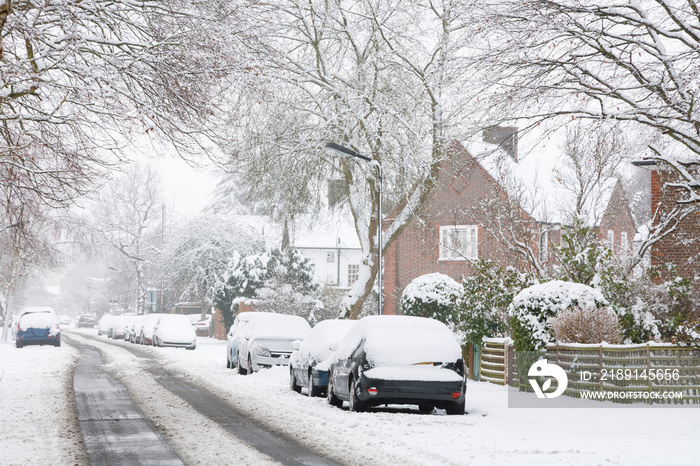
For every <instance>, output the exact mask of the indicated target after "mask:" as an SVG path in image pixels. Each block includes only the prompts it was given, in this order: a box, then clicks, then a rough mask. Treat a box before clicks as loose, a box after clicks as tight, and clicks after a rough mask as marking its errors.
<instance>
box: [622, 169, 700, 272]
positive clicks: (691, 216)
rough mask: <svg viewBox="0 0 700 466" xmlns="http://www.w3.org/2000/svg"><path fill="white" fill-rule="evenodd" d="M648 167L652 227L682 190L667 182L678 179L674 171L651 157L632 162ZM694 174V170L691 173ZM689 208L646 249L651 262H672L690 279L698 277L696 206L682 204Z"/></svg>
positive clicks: (698, 219) (699, 210) (671, 207)
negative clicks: (683, 215) (665, 233)
mask: <svg viewBox="0 0 700 466" xmlns="http://www.w3.org/2000/svg"><path fill="white" fill-rule="evenodd" d="M633 163H634V165H637V166H641V167H644V168H647V169H649V170H650V171H651V215H652V228H653V227H655V226H657V225H659V223H660V222H662V221H665V220H666V219H667V217H668V215H669V214H670V213H671V212H672V211H673V210H674V209H676V208H678V207H681V206H679V204H678V201H679V200H682V199H683V197H684V196H685V194H686V192H685V190H684V189H682V188H677V187H672V186H669V185H668V184H669V183H677V182H679V181H680V178H679V177H678V175H676V174H675V173H674V172H673V171H671V170H670V169H668V168H665V167H663V166H659V165H658V164H657V163H656V162H654V161H640V162H633ZM693 174H694V175H696V176H697V174H698V173H697V171H696V172H695V173H693ZM685 208H686V209H688V210H689V211H690V212H689V213H688V214H687V215H686V216H685V217H684V218H682V219H681V220H680V221H679V222H678V224H677V225H676V227H675V230H674V231H673V232H671V233H670V234H669V235H667V236H664V237H663V238H661V239H660V240H659V241H657V242H656V243H654V244H653V245H652V246H651V249H650V258H651V265H652V266H661V265H666V264H669V263H671V264H674V265H675V266H676V269H677V271H678V273H679V274H680V275H681V276H683V277H685V278H688V279H690V280H694V279H695V280H700V208H698V206H697V205H692V204H691V205H686V206H685Z"/></svg>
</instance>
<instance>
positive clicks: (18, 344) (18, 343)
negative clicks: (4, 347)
mask: <svg viewBox="0 0 700 466" xmlns="http://www.w3.org/2000/svg"><path fill="white" fill-rule="evenodd" d="M15 346H16V347H17V348H21V347H22V346H23V345H22V342H20V341H17V342H15Z"/></svg>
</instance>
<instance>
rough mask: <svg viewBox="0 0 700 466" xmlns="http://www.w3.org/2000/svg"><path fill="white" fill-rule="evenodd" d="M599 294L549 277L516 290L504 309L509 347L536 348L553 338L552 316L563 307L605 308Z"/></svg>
mask: <svg viewBox="0 0 700 466" xmlns="http://www.w3.org/2000/svg"><path fill="white" fill-rule="evenodd" d="M607 306H608V302H607V300H606V299H605V297H604V296H603V294H602V293H601V292H600V291H598V290H595V289H593V288H591V287H590V286H587V285H582V284H581V283H572V282H564V281H561V280H552V281H550V282H546V283H541V284H539V285H533V286H531V287H529V288H525V289H524V290H522V291H521V292H520V293H518V294H517V295H516V296H515V297H514V298H513V302H512V303H511V305H510V307H509V308H508V315H509V324H510V327H511V337H512V338H513V346H514V348H515V349H516V350H517V351H537V350H540V349H542V348H544V347H545V346H546V345H547V343H549V342H550V341H553V338H552V334H551V321H552V318H553V317H555V316H556V315H558V314H560V313H561V312H563V311H564V310H566V309H573V308H581V309H595V308H600V307H607Z"/></svg>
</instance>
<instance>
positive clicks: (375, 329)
mask: <svg viewBox="0 0 700 466" xmlns="http://www.w3.org/2000/svg"><path fill="white" fill-rule="evenodd" d="M329 363H330V370H329V377H328V390H327V392H328V402H329V403H330V404H331V405H333V406H338V407H340V406H342V402H343V401H347V402H348V403H349V405H350V411H362V410H364V409H365V408H368V407H371V406H377V405H381V404H411V405H418V408H419V410H420V411H421V412H432V410H433V408H435V407H437V408H440V409H444V410H446V411H447V414H464V405H465V402H466V390H467V385H466V383H467V382H466V378H465V370H464V361H463V360H462V349H461V348H460V346H459V343H458V341H457V337H456V336H455V335H454V333H452V331H451V330H450V329H449V328H447V326H446V325H445V324H443V323H442V322H439V321H437V320H434V319H428V318H425V317H412V316H393V315H382V316H368V317H365V318H363V319H361V320H359V321H358V322H357V324H356V325H355V326H354V327H353V328H352V329H351V330H350V331H349V332H348V334H347V335H346V336H345V338H344V339H343V341H342V342H341V343H340V345H339V346H338V349H337V350H336V352H335V353H334V354H333V356H331V358H330V361H329Z"/></svg>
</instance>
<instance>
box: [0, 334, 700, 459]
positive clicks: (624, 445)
mask: <svg viewBox="0 0 700 466" xmlns="http://www.w3.org/2000/svg"><path fill="white" fill-rule="evenodd" d="M80 333H93V334H94V333H95V332H94V331H92V330H82V331H80ZM80 333H76V334H75V335H76V337H77V338H80V336H79V335H80ZM81 341H83V339H81ZM84 341H85V342H86V343H89V340H88V339H84ZM103 341H104V343H98V344H97V346H98V348H99V349H100V350H101V351H103V353H104V354H105V355H106V356H107V361H108V364H107V365H106V368H107V369H109V370H111V372H112V373H114V374H117V375H118V376H120V377H121V378H122V379H123V382H125V384H126V385H127V387H128V388H129V390H130V392H131V393H132V396H133V397H134V398H135V400H136V402H137V403H139V404H141V405H146V406H142V409H143V410H144V412H145V414H146V415H148V416H149V417H151V418H152V419H153V417H156V419H155V420H154V423H155V424H156V425H157V426H158V428H159V430H161V431H163V432H164V435H165V436H166V438H168V439H169V440H171V441H172V442H174V443H180V444H181V445H180V446H179V447H176V450H177V451H178V453H180V454H181V456H182V457H183V459H184V460H185V461H186V462H188V463H192V464H195V463H196V464H233V463H237V464H260V463H261V462H268V461H269V460H268V459H267V458H265V457H262V456H261V455H260V454H258V453H257V452H255V451H251V450H250V449H248V448H247V447H245V446H242V445H240V444H237V443H236V441H235V439H230V438H229V439H227V442H229V443H226V442H224V443H225V445H224V446H223V448H222V449H221V451H218V450H216V447H212V449H211V450H209V454H208V455H207V457H206V458H202V457H201V456H198V457H195V456H194V455H193V456H191V457H188V456H187V455H186V454H183V453H182V452H183V451H185V452H186V451H187V450H188V449H189V450H190V451H192V449H194V448H196V446H194V445H188V442H190V443H194V441H193V440H192V439H191V438H190V434H191V433H192V432H197V431H200V430H201V433H200V434H199V435H198V438H199V439H201V438H208V439H216V440H218V441H213V442H210V445H215V444H219V443H221V440H223V437H224V436H228V434H227V433H225V432H221V431H220V428H218V427H217V426H216V425H213V423H210V422H209V421H208V420H207V419H205V418H203V417H202V416H201V415H199V414H198V413H196V412H194V411H193V410H191V409H188V407H187V406H182V405H183V404H184V403H178V402H177V400H174V399H172V398H174V396H173V395H171V396H170V398H164V399H163V398H161V397H160V395H158V394H157V393H156V394H154V390H164V389H162V387H161V388H160V389H159V388H158V386H157V383H155V382H149V380H148V377H147V376H146V375H144V373H143V371H141V370H140V363H139V361H138V358H135V357H134V356H132V355H131V354H130V353H127V352H126V351H125V350H124V349H123V348H119V347H118V346H117V347H114V346H111V345H109V344H108V343H107V342H108V340H106V339H104V340H103ZM118 345H123V346H126V345H128V344H127V343H123V342H121V343H118ZM141 348H144V347H141ZM145 349H146V350H147V351H149V352H152V353H153V354H154V355H156V357H157V358H158V360H159V363H160V364H161V365H162V366H163V367H164V368H166V369H168V370H170V371H172V372H175V373H182V374H183V375H184V376H185V377H186V378H187V379H188V380H190V381H191V382H194V383H197V384H199V385H201V386H203V387H205V388H206V389H208V390H209V391H211V392H212V393H215V394H217V395H218V396H220V397H222V398H225V399H227V400H228V401H229V402H230V403H232V404H233V405H235V406H237V407H239V408H241V409H243V410H245V411H246V412H248V413H249V414H250V415H251V416H254V417H255V418H257V419H259V420H261V421H262V422H264V423H265V424H267V425H269V426H272V427H273V428H276V429H279V430H280V431H284V432H287V433H289V434H290V435H293V436H294V437H296V438H297V439H298V440H299V442H301V443H304V444H307V445H310V446H312V447H313V448H314V449H317V450H318V451H321V452H323V453H325V454H327V455H328V456H331V457H333V458H335V459H338V460H340V461H342V462H344V463H348V464H364V465H368V464H387V465H388V464H392V465H393V464H399V463H403V464H408V465H411V464H420V465H423V464H459V465H462V464H495V463H499V464H502V463H508V464H577V465H579V464H698V461H699V459H700V443H698V442H697V438H698V437H700V410H697V409H692V408H675V409H673V408H670V409H666V408H632V409H609V408H589V409H514V408H508V401H507V394H506V390H505V389H504V388H503V387H499V386H496V385H492V384H489V383H484V382H471V381H470V383H469V385H468V398H467V411H468V414H467V415H465V416H445V415H441V414H439V413H437V412H436V413H435V414H432V415H421V414H419V413H418V412H417V410H415V411H413V410H411V409H406V408H396V409H388V410H375V411H372V412H366V413H350V412H348V411H347V410H346V409H343V410H341V409H338V408H334V407H331V406H329V405H328V404H327V403H326V401H325V399H324V398H313V399H311V398H308V397H306V396H302V395H299V394H297V393H295V392H293V391H291V390H290V389H289V386H288V385H289V384H288V372H287V369H286V368H284V367H278V368H274V369H271V370H265V371H261V372H259V373H256V374H252V375H248V376H241V375H238V374H237V373H236V372H235V371H233V370H229V369H226V355H225V342H221V341H216V340H211V339H207V338H200V339H199V341H198V346H197V349H196V350H195V351H185V350H178V349H173V348H145ZM75 354H76V353H75V351H74V350H73V349H71V348H69V347H67V346H66V345H65V344H64V346H63V347H61V348H49V347H36V348H24V349H21V350H17V349H15V348H14V347H12V346H9V345H0V371H2V373H3V377H2V379H1V380H0V395H2V396H0V412H1V413H2V417H3V422H2V423H1V424H0V464H15V463H20V462H22V461H15V460H14V459H13V458H31V457H32V456H31V455H32V453H31V451H32V450H33V449H35V448H37V447H50V448H51V449H52V450H53V451H56V456H57V458H60V459H62V461H58V462H57V464H68V463H69V461H68V460H69V459H70V458H76V457H78V456H79V455H80V454H81V452H80V451H78V450H80V448H81V447H80V445H79V443H75V439H74V438H72V437H71V436H67V435H66V434H64V433H63V431H64V430H65V429H66V428H67V427H66V426H68V425H73V424H71V423H70V422H67V420H66V419H64V417H65V412H66V411H65V406H66V405H67V403H68V401H67V399H68V395H69V394H68V392H67V387H68V385H67V384H66V383H65V382H66V381H67V377H69V375H70V366H71V365H72V364H73V362H74V358H75ZM129 380H131V382H129ZM8 391H11V393H12V395H11V397H10V399H9V400H8V398H7V396H6V395H5V394H6V393H8ZM590 403H591V404H593V406H602V405H600V404H594V403H596V402H590ZM26 411H31V412H32V415H31V416H27V415H23V414H22V413H23V412H26ZM61 413H63V416H62V415H61ZM23 418H24V419H23ZM174 418H175V419H174ZM188 429H189V431H188ZM37 431H39V432H42V433H43V435H42V436H43V437H46V438H45V439H44V440H40V439H37V438H36V437H37V436H36V435H34V433H35V432H37ZM217 436H222V437H221V438H219V437H217ZM64 459H65V460H66V461H63V460H64ZM71 464H72V463H71Z"/></svg>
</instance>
